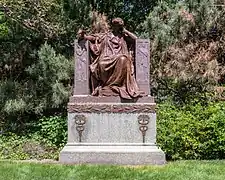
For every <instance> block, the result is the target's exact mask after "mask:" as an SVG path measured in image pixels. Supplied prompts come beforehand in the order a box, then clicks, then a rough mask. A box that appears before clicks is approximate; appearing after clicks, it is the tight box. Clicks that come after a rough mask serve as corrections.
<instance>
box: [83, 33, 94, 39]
mask: <svg viewBox="0 0 225 180" xmlns="http://www.w3.org/2000/svg"><path fill="white" fill-rule="evenodd" d="M84 39H86V40H89V41H95V40H96V37H94V36H92V35H86V34H84Z"/></svg>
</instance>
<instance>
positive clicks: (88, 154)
mask: <svg viewBox="0 0 225 180" xmlns="http://www.w3.org/2000/svg"><path fill="white" fill-rule="evenodd" d="M59 161H60V162H61V163H66V164H116V165H162V164H165V162H166V161H165V154H164V153H163V151H162V150H161V149H160V148H158V147H157V146H156V145H151V146H149V145H136V146H135V145H118V144H115V145H110V144H109V145H105V146H104V145H101V144H100V145H87V144H86V145H81V144H80V145H72V144H71V145H69V144H67V145H66V146H65V147H64V148H63V150H62V151H61V152H60V157H59Z"/></svg>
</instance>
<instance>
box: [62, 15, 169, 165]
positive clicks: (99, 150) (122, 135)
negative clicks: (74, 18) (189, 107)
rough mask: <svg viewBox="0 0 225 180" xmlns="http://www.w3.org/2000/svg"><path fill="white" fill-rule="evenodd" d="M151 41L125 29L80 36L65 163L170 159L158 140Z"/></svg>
mask: <svg viewBox="0 0 225 180" xmlns="http://www.w3.org/2000/svg"><path fill="white" fill-rule="evenodd" d="M149 52H150V46H149V40H147V39H138V38H137V37H136V35H134V34H133V33H131V32H129V31H128V30H126V29H125V28H124V22H123V20H122V19H121V18H115V19H113V20H112V29H111V30H109V29H107V28H102V29H101V30H100V31H99V32H98V33H94V34H91V35H87V34H86V32H85V31H83V30H80V31H79V39H78V40H76V41H75V47H74V55H75V82H74V92H73V96H72V97H70V100H69V103H68V141H67V144H66V146H65V147H64V148H63V150H62V151H61V152H60V157H59V161H60V162H62V163H77V164H80V163H95V164H120V165H144V164H145V165H147V164H164V163H165V154H164V153H163V151H162V150H161V149H160V148H159V147H158V146H157V145H156V104H155V102H154V98H153V97H151V96H150V83H149V67H150V65H149V63H150V62H149V59H150V57H149Z"/></svg>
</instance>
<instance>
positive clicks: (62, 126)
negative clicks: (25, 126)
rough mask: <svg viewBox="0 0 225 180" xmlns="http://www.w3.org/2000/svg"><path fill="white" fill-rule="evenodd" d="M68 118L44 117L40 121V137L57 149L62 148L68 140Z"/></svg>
mask: <svg viewBox="0 0 225 180" xmlns="http://www.w3.org/2000/svg"><path fill="white" fill-rule="evenodd" d="M66 122H67V121H66V118H64V117H60V116H51V117H48V118H47V117H43V118H42V119H40V120H39V124H38V125H39V127H40V135H41V136H42V137H43V139H44V140H45V141H49V142H50V143H52V144H54V145H55V146H57V147H62V146H64V144H65V143H66V140H67V123H66Z"/></svg>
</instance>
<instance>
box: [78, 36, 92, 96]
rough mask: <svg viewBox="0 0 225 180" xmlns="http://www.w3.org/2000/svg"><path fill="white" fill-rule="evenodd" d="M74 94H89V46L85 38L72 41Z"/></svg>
mask: <svg viewBox="0 0 225 180" xmlns="http://www.w3.org/2000/svg"><path fill="white" fill-rule="evenodd" d="M74 56H75V78H74V81H75V82H74V95H89V94H90V90H89V48H88V42H87V41H85V40H82V41H79V42H78V41H77V40H75V43H74Z"/></svg>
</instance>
